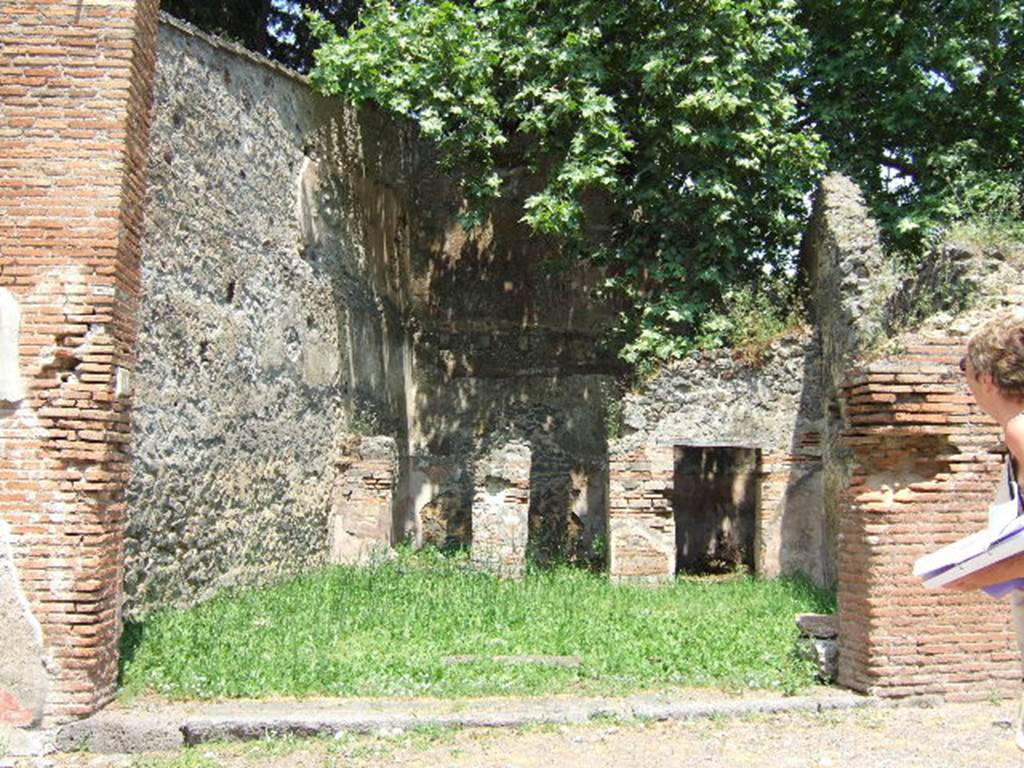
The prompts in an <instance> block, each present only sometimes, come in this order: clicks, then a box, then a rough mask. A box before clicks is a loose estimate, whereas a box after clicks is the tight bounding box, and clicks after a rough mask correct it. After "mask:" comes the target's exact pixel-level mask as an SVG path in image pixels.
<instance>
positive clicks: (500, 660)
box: [441, 654, 583, 669]
mask: <svg viewBox="0 0 1024 768" xmlns="http://www.w3.org/2000/svg"><path fill="white" fill-rule="evenodd" d="M441 661H442V662H443V663H444V665H445V666H446V667H453V666H456V665H458V664H479V663H480V662H482V661H489V662H493V663H495V664H532V665H536V666H540V667H568V668H573V669H574V668H576V667H578V666H579V665H580V664H582V663H583V660H582V659H580V657H579V656H531V655H520V656H479V655H476V654H468V655H463V656H445V657H444V658H443V659H442V660H441Z"/></svg>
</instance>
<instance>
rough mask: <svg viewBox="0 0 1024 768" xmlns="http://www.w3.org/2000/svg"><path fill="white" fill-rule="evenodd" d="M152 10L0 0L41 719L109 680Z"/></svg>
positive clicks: (21, 452) (21, 502) (103, 689)
mask: <svg viewBox="0 0 1024 768" xmlns="http://www.w3.org/2000/svg"><path fill="white" fill-rule="evenodd" d="M156 6H157V2H156V0H137V1H136V0H107V1H106V2H104V0H90V2H68V1H67V0H34V1H33V2H27V1H24V0H22V1H19V0H14V1H13V2H5V3H3V4H2V5H0V98H2V101H3V110H0V221H2V222H3V226H2V227H0V286H2V287H3V288H5V289H6V290H8V291H9V292H10V293H11V295H12V296H13V297H14V299H15V300H16V301H17V302H18V304H19V305H20V308H21V333H20V339H19V345H18V352H19V361H18V362H19V367H20V373H21V376H22V378H23V380H24V381H25V383H26V384H27V389H28V391H27V397H25V398H24V399H21V400H17V401H15V402H0V448H2V449H0V520H2V521H3V522H4V524H5V526H6V528H7V530H8V531H9V536H10V543H11V551H12V552H13V555H12V559H13V569H14V572H15V573H16V574H17V577H18V581H19V582H20V587H21V589H22V590H23V593H24V595H25V597H26V598H27V603H28V606H29V609H30V611H31V613H32V615H33V617H34V619H35V620H36V621H37V622H38V626H40V627H41V631H42V639H43V648H44V652H45V656H46V659H45V660H46V668H47V670H48V672H49V674H50V675H51V681H50V684H49V686H48V691H47V693H46V697H45V702H44V706H43V711H44V712H45V714H46V715H49V716H52V717H54V718H57V719H60V718H65V717H68V716H75V715H84V714H87V713H89V712H92V711H93V710H94V709H96V708H97V707H98V706H99V705H101V704H102V703H103V702H105V701H106V700H107V699H109V697H110V696H111V695H112V693H113V692H114V688H115V685H116V679H117V643H118V639H119V634H120V605H121V589H122V588H121V582H122V570H123V556H122V546H123V545H122V540H123V530H124V522H125V521H124V511H125V508H124V503H123V488H124V484H125V481H126V474H127V470H128V463H127V448H128V436H129V422H128V419H129V412H128V408H129V400H128V398H127V396H126V393H124V392H123V390H124V388H125V385H127V383H128V380H129V378H130V377H129V375H128V374H129V372H130V371H131V369H132V355H133V345H134V339H135V326H134V322H135V321H134V318H135V309H136V303H137V299H138V284H139V242H140V233H141V226H142V216H141V211H142V202H143V200H142V198H143V186H144V165H145V164H144V156H145V153H146V144H147V126H148V120H149V101H150V91H151V73H152V69H153V65H154V61H153V57H154V51H155V48H154V38H155V31H156V13H157V8H156ZM118 381H120V383H121V388H120V390H119V389H118V385H117V382H118ZM119 391H121V392H122V394H121V395H120V396H119V394H118V392H119ZM0 639H2V638H0ZM0 701H4V698H3V697H2V696H0Z"/></svg>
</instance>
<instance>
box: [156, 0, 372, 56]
mask: <svg viewBox="0 0 1024 768" xmlns="http://www.w3.org/2000/svg"><path fill="white" fill-rule="evenodd" d="M302 5H306V6H308V7H312V8H315V9H316V11H317V13H319V14H320V15H321V16H322V17H323V18H326V19H329V20H330V22H331V23H332V24H334V25H335V26H337V27H339V28H342V29H343V28H345V27H348V26H349V25H350V24H352V23H353V22H354V21H355V20H356V17H357V16H358V15H359V9H360V8H362V5H363V3H362V0H304V3H303V4H302ZM160 8H161V10H164V11H166V12H167V13H170V14H171V15H172V16H176V17H178V18H179V19H184V20H185V21H188V22H190V23H192V24H195V25H196V26H197V27H199V28H200V29H202V30H204V31H206V32H209V33H211V34H214V35H219V36H221V37H225V38H227V39H229V40H234V41H236V42H238V43H240V44H241V45H244V46H245V47H246V48H248V49H249V50H252V51H255V52H256V53H259V54H262V55H264V56H268V57H270V58H271V59H275V60H277V61H279V62H281V63H282V64H284V65H285V66H288V67H291V68H292V69H295V70H297V71H299V72H305V71H307V70H308V69H309V68H310V67H311V66H312V64H313V49H314V48H315V41H314V39H313V36H312V33H311V31H310V28H309V21H308V19H307V18H306V16H305V15H304V14H303V13H302V10H301V5H300V4H297V3H293V2H290V0H257V1H256V2H253V0H160Z"/></svg>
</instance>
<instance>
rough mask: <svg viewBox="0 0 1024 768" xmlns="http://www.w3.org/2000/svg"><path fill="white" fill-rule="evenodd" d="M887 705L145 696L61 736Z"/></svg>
mask: <svg viewBox="0 0 1024 768" xmlns="http://www.w3.org/2000/svg"><path fill="white" fill-rule="evenodd" d="M906 701H907V700H904V702H906ZM913 701H915V702H918V703H919V702H921V700H920V699H918V700H913ZM890 704H891V702H887V701H885V700H882V699H877V698H872V697H869V696H861V695H858V694H853V693H849V692H846V691H838V690H836V689H830V688H820V689H815V690H814V691H813V692H812V693H811V694H809V695H805V696H790V697H786V696H781V695H776V696H760V697H755V696H740V697H727V696H725V695H723V694H721V693H720V692H717V691H708V690H705V689H696V690H686V691H681V692H672V693H649V694H637V695H635V696H628V697H624V698H604V697H587V698H581V697H568V696H552V697H547V698H535V699H496V698H492V699H468V700H466V699H456V700H451V699H407V700H402V699H345V700H339V699H297V700H273V701H250V700H239V701H225V702H216V703H190V704H163V703H159V702H152V701H148V702H142V703H133V704H131V705H128V706H118V705H114V706H112V707H109V708H107V709H105V710H103V711H102V712H99V713H98V714H96V715H93V716H92V717H90V718H88V719H86V720H81V721H78V722H75V723H71V724H68V725H65V726H64V727H62V728H61V729H60V730H59V731H58V732H57V734H56V737H55V740H54V742H55V746H56V748H57V749H58V750H62V751H73V750H78V749H89V750H90V751H92V752H96V753H102V754H123V753H137V752H148V751H156V750H173V749H178V748H181V747H183V746H186V745H193V744H201V743H204V742H208V741H218V740H225V739H232V740H245V739H261V738H265V737H268V736H278V737H279V736H286V735H291V736H333V735H337V734H339V733H346V732H350V733H375V732H387V733H393V732H402V731H409V730H414V729H417V728H422V727H424V726H433V727H451V728H511V727H521V726H525V725H535V724H539V723H552V724H572V723H583V722H586V721H588V720H592V719H595V718H601V717H611V718H618V719H623V720H630V719H650V720H693V719H700V718H714V717H737V716H743V715H749V714H756V713H778V712H821V711H826V710H835V709H850V708H855V707H874V706H885V705H890Z"/></svg>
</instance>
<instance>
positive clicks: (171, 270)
mask: <svg viewBox="0 0 1024 768" xmlns="http://www.w3.org/2000/svg"><path fill="white" fill-rule="evenodd" d="M149 164H150V176H151V186H150V194H149V196H148V202H147V217H148V227H147V236H146V241H145V259H144V273H143V289H144V302H143V304H142V324H141V327H142V334H141V337H140V341H139V348H138V355H139V365H138V367H137V371H136V376H135V386H136V390H137V406H136V410H135V414H134V417H133V431H134V438H135V443H136V447H135V460H134V466H133V469H134V471H133V475H132V482H131V485H130V487H129V503H130V527H129V536H128V582H127V584H128V587H127V589H128V595H129V604H128V607H129V610H130V611H131V612H133V613H136V614H139V613H143V612H145V611H146V610H149V609H151V608H153V607H156V606H159V605H167V604H185V603H189V602H194V601H195V600H197V599H201V598H202V597H204V596H206V595H208V594H210V593H211V592H212V591H213V590H215V589H217V588H219V587H221V586H224V585H226V584H232V583H244V582H254V581H262V580H266V579H269V578H273V577H275V576H277V575H280V574H283V573H288V572H290V571H294V570H297V569H303V568H308V567H310V566H311V565H315V564H317V563H322V562H325V561H326V560H327V558H328V554H329V551H330V549H331V547H337V546H340V545H338V538H337V536H336V535H334V534H337V533H338V532H339V531H341V532H344V531H345V530H347V528H348V527H352V526H349V525H348V523H347V522H345V521H347V520H355V519H356V518H359V517H360V515H361V513H359V512H358V510H355V509H353V510H350V511H348V512H346V511H345V509H344V508H343V507H344V502H343V501H339V500H344V499H346V498H351V494H349V493H348V489H350V488H351V478H349V477H348V476H347V474H346V473H347V472H348V470H347V469H346V466H347V462H348V460H349V459H351V458H352V456H351V453H350V449H349V446H352V445H354V444H357V443H358V442H359V441H360V439H362V438H367V437H371V436H378V437H390V438H392V439H393V440H394V445H395V451H396V459H395V461H396V468H395V481H394V482H395V487H394V489H393V504H392V510H393V516H392V519H391V521H390V525H386V526H385V525H383V524H380V525H378V524H374V526H371V527H372V528H373V530H374V531H376V532H377V534H376V535H379V537H380V540H379V542H378V543H380V544H382V545H384V546H388V545H390V544H393V543H395V542H397V541H400V540H403V539H407V538H409V539H414V540H415V541H418V542H421V543H435V544H452V543H458V544H468V543H469V542H470V540H471V538H472V526H471V524H470V519H471V514H470V513H471V507H472V502H473V493H474V467H475V466H476V462H477V459H478V458H479V457H480V456H481V455H483V454H484V453H485V452H486V450H487V449H488V446H489V445H490V440H491V438H492V437H493V435H495V434H498V433H499V432H502V431H503V430H508V429H514V430H516V431H517V433H518V434H521V435H523V436H524V437H525V439H527V440H528V441H529V442H530V444H531V451H532V455H533V457H534V460H533V462H532V465H531V477H530V495H531V509H532V510H533V512H532V513H531V514H532V517H531V519H532V520H534V523H533V524H532V528H531V530H532V531H534V534H532V535H535V537H536V538H546V539H550V540H555V541H557V542H559V545H560V546H562V547H563V548H564V549H566V550H569V549H580V548H585V547H586V546H587V545H588V544H589V543H590V541H592V539H593V537H594V536H595V535H597V531H599V530H602V529H603V520H604V508H603V505H604V484H605V467H606V463H607V458H606V454H605V438H604V423H603V408H604V400H605V396H606V392H607V391H609V390H610V388H611V381H612V375H611V374H612V371H613V364H612V362H611V361H610V360H609V359H608V358H607V356H606V355H602V354H600V353H599V352H598V351H597V350H598V345H597V344H596V339H597V337H598V335H599V334H600V332H601V329H602V328H603V327H605V325H606V324H607V322H608V321H609V319H610V312H611V309H610V308H608V307H603V306H601V305H598V304H596V303H594V302H592V301H591V300H590V293H591V290H592V289H593V288H594V287H595V285H596V282H597V276H596V275H595V274H591V273H584V272H574V271H571V270H567V271H563V272H561V273H551V271H550V269H548V266H547V261H548V260H549V258H550V257H551V256H552V255H554V254H555V248H554V246H553V244H552V243H550V242H547V241H545V240H543V239H542V238H536V237H532V236H530V234H529V232H528V231H527V229H526V227H525V225H523V224H522V223H521V222H520V221H519V218H520V216H521V206H522V197H523V196H524V195H525V194H528V193H529V192H530V191H532V189H533V187H531V186H530V185H531V183H532V182H531V181H530V180H529V177H528V176H527V175H525V174H524V173H523V172H522V171H521V170H517V169H511V170H509V174H510V179H511V180H512V182H513V183H512V184H511V189H510V191H509V194H508V197H507V199H503V200H502V201H500V202H499V204H498V205H497V206H496V208H495V211H494V213H493V215H492V216H491V217H490V219H489V220H488V222H487V223H486V225H485V226H484V227H482V228H481V229H480V230H478V231H476V232H473V233H467V232H466V231H464V230H463V229H462V228H461V227H460V226H459V225H458V223H457V217H458V214H459V211H460V204H461V203H460V200H459V197H458V195H457V194H456V192H455V189H454V187H453V185H452V183H451V182H450V180H449V179H447V178H446V177H445V176H444V175H443V174H442V173H441V172H440V171H439V170H438V167H437V164H436V163H435V162H434V158H433V156H432V154H431V152H430V150H429V149H428V148H426V147H424V146H423V145H422V144H421V143H419V142H418V141H417V140H416V139H415V136H414V134H413V132H412V131H411V130H410V129H409V127H408V126H400V125H395V124H392V123H389V122H387V121H385V120H383V119H381V117H380V116H379V115H377V114H376V113H374V112H373V111H372V110H354V109H352V108H350V107H348V106H346V105H344V104H342V103H340V102H337V101H335V100H327V99H322V98H320V97H318V96H316V95H315V94H314V93H313V92H312V91H311V90H310V88H309V86H308V84H307V83H306V82H305V81H304V80H303V79H301V78H299V77H297V76H295V75H294V74H293V73H289V72H287V71H285V70H283V69H281V68H279V67H277V66H275V65H272V64H269V63H268V62H265V61H263V60H262V59H259V57H255V56H253V55H252V54H249V53H246V52H244V51H242V50H240V49H236V48H234V47H233V46H230V45H227V44H224V43H222V42H220V41H217V40H213V39H210V38H207V37H205V36H203V35H201V34H198V33H196V32H194V31H193V30H191V29H190V28H188V27H186V26H184V25H182V24H180V23H178V22H175V21H173V20H171V19H165V22H164V24H163V25H162V28H161V35H160V49H159V61H158V68H157V78H156V110H155V126H154V131H153V141H152V149H151V152H150V156H149ZM339 504H340V505H341V506H339ZM339 521H341V522H340V525H339V524H338V523H339ZM538 521H539V522H538ZM355 527H356V528H358V529H359V531H361V533H359V534H358V538H360V542H359V544H358V546H356V545H355V544H353V542H352V541H348V544H353V546H354V547H355V549H356V550H358V551H359V552H363V551H364V550H365V549H366V546H367V545H368V542H367V541H365V540H364V539H365V536H366V535H367V531H368V530H369V528H368V527H367V525H366V521H365V520H363V521H362V522H360V523H359V524H358V525H357V526H355ZM328 529H330V530H331V531H333V532H334V533H332V534H331V535H328ZM338 535H341V536H342V538H345V535H343V534H338ZM346 546H348V545H346ZM342 549H345V547H342ZM336 554H337V556H338V557H345V558H347V557H349V556H352V557H355V556H356V555H354V554H352V553H351V552H350V553H349V554H348V555H344V556H342V555H341V554H340V550H338V551H337V552H336ZM359 556H360V557H361V555H359Z"/></svg>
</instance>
